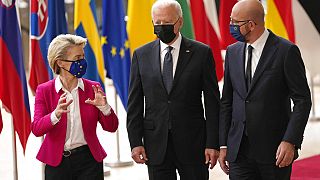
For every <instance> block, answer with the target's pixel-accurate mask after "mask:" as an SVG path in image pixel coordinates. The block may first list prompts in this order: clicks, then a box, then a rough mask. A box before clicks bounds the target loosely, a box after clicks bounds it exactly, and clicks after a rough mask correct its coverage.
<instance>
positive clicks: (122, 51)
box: [101, 36, 129, 59]
mask: <svg viewBox="0 0 320 180" xmlns="http://www.w3.org/2000/svg"><path fill="white" fill-rule="evenodd" d="M105 44H106V45H107V44H108V40H107V36H102V37H101V45H102V46H103V45H105ZM127 49H129V41H128V40H126V41H125V42H124V44H123V47H121V48H120V49H119V51H118V52H117V47H115V46H111V50H110V53H111V55H112V57H114V56H116V55H117V53H119V55H120V57H121V59H123V58H124V56H125V50H127Z"/></svg>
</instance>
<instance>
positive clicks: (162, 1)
mask: <svg viewBox="0 0 320 180" xmlns="http://www.w3.org/2000/svg"><path fill="white" fill-rule="evenodd" d="M169 6H173V7H174V8H175V9H176V11H177V13H178V16H179V18H180V17H182V15H183V14H182V8H181V5H180V4H179V3H178V2H177V1H175V0H157V1H156V2H155V3H154V4H153V5H152V8H151V17H152V19H153V12H154V10H156V9H157V8H159V7H169Z"/></svg>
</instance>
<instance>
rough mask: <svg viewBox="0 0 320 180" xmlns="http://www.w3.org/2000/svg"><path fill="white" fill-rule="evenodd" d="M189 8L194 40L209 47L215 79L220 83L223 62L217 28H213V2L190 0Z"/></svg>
mask: <svg viewBox="0 0 320 180" xmlns="http://www.w3.org/2000/svg"><path fill="white" fill-rule="evenodd" d="M190 8H191V12H192V20H193V27H194V34H195V38H196V40H198V41H200V42H202V43H205V44H207V45H209V46H210V47H211V49H212V53H213V57H214V60H215V64H216V74H217V78H218V81H220V80H221V79H222V77H223V60H222V56H221V48H220V44H219V38H218V36H217V32H216V31H215V29H218V27H216V28H215V27H214V24H215V22H214V18H216V19H217V13H216V7H215V2H214V1H209V0H203V1H202V0H201V1H199V0H190ZM216 24H218V22H217V23H216Z"/></svg>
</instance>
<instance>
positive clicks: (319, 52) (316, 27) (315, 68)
mask: <svg viewBox="0 0 320 180" xmlns="http://www.w3.org/2000/svg"><path fill="white" fill-rule="evenodd" d="M319 7H320V1H319V0H292V11H293V20H294V29H295V35H296V36H295V42H296V44H297V45H298V46H299V49H300V51H301V55H302V57H303V61H304V63H305V65H306V67H307V69H308V73H309V74H310V76H311V78H313V77H316V76H317V75H318V74H319V72H320V61H319V59H318V57H320V43H319V42H320V16H319Z"/></svg>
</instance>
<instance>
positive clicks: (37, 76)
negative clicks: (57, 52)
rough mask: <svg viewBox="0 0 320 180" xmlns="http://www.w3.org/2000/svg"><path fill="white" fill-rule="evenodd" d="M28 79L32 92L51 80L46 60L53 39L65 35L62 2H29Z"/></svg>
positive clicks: (65, 27) (58, 0)
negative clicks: (29, 61) (29, 64)
mask: <svg viewBox="0 0 320 180" xmlns="http://www.w3.org/2000/svg"><path fill="white" fill-rule="evenodd" d="M30 6H31V8H30V34H31V36H30V44H31V46H30V55H31V59H30V60H31V66H30V77H29V85H30V88H31V90H32V91H33V92H35V91H36V89H37V86H38V85H39V84H41V83H44V82H46V81H48V80H49V79H52V78H53V74H52V72H51V69H50V67H49V63H48V60H47V51H48V46H49V44H50V42H51V41H52V39H53V38H55V37H56V36H57V35H59V34H62V33H63V34H65V33H67V21H66V16H65V6H64V0H42V1H39V0H31V1H30Z"/></svg>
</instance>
